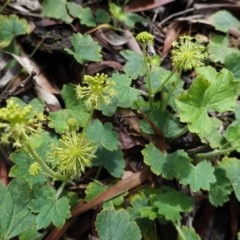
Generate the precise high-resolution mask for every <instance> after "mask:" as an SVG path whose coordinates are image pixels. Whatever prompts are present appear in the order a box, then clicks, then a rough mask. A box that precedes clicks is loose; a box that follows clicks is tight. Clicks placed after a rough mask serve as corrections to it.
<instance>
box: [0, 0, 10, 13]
mask: <svg viewBox="0 0 240 240" xmlns="http://www.w3.org/2000/svg"><path fill="white" fill-rule="evenodd" d="M10 1H11V0H7V1H6V2H5V3H4V4H3V5H2V7H1V8H0V13H1V12H2V11H3V10H4V8H5V7H6V6H7V5H8V4H9V3H10Z"/></svg>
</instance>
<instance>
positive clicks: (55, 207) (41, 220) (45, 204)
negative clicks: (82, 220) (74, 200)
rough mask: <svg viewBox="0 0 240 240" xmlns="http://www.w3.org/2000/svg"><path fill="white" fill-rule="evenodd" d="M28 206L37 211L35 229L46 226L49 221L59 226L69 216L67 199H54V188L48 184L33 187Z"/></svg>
mask: <svg viewBox="0 0 240 240" xmlns="http://www.w3.org/2000/svg"><path fill="white" fill-rule="evenodd" d="M29 208H30V209H31V211H32V212H34V213H37V218H36V224H37V229H42V228H46V227H47V226H48V225H49V224H50V223H53V224H54V225H55V226H56V227H60V226H62V225H63V224H64V222H65V220H66V219H67V218H69V217H70V216H71V213H70V205H69V203H68V199H67V198H66V197H61V198H59V199H56V192H55V190H54V189H53V188H52V187H49V186H42V187H38V186H36V187H35V188H34V191H33V199H32V200H31V203H30V204H29Z"/></svg>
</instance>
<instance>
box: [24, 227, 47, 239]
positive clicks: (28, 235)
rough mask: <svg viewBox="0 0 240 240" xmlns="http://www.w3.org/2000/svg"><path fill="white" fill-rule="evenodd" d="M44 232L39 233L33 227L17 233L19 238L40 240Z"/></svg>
mask: <svg viewBox="0 0 240 240" xmlns="http://www.w3.org/2000/svg"><path fill="white" fill-rule="evenodd" d="M43 237H44V233H39V232H38V231H37V230H36V229H35V228H33V229H30V230H27V231H26V232H23V233H21V234H20V235H19V240H30V239H31V240H42V239H43Z"/></svg>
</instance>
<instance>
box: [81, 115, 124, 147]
mask: <svg viewBox="0 0 240 240" xmlns="http://www.w3.org/2000/svg"><path fill="white" fill-rule="evenodd" d="M86 135H87V138H88V139H89V140H90V141H91V142H93V143H94V144H96V145H99V146H102V147H104V148H106V149H107V150H109V151H113V150H117V149H118V147H119V145H120V144H119V141H118V134H117V133H116V132H115V131H113V126H112V124H111V123H105V124H104V125H103V124H102V123H101V122H100V121H99V120H95V121H94V122H93V123H92V124H91V125H89V126H88V127H87V129H86Z"/></svg>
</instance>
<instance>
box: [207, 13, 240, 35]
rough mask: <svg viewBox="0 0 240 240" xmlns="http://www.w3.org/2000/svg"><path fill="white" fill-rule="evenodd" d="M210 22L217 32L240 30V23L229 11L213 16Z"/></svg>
mask: <svg viewBox="0 0 240 240" xmlns="http://www.w3.org/2000/svg"><path fill="white" fill-rule="evenodd" d="M210 20H211V22H212V25H213V26H214V27H215V29H216V30H218V31H221V32H224V33H227V32H228V31H229V29H230V28H237V29H239V28H240V21H239V20H238V19H237V18H236V17H235V16H234V15H233V14H231V13H230V12H229V11H227V10H221V11H217V12H216V13H214V14H213V15H211V17H210Z"/></svg>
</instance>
